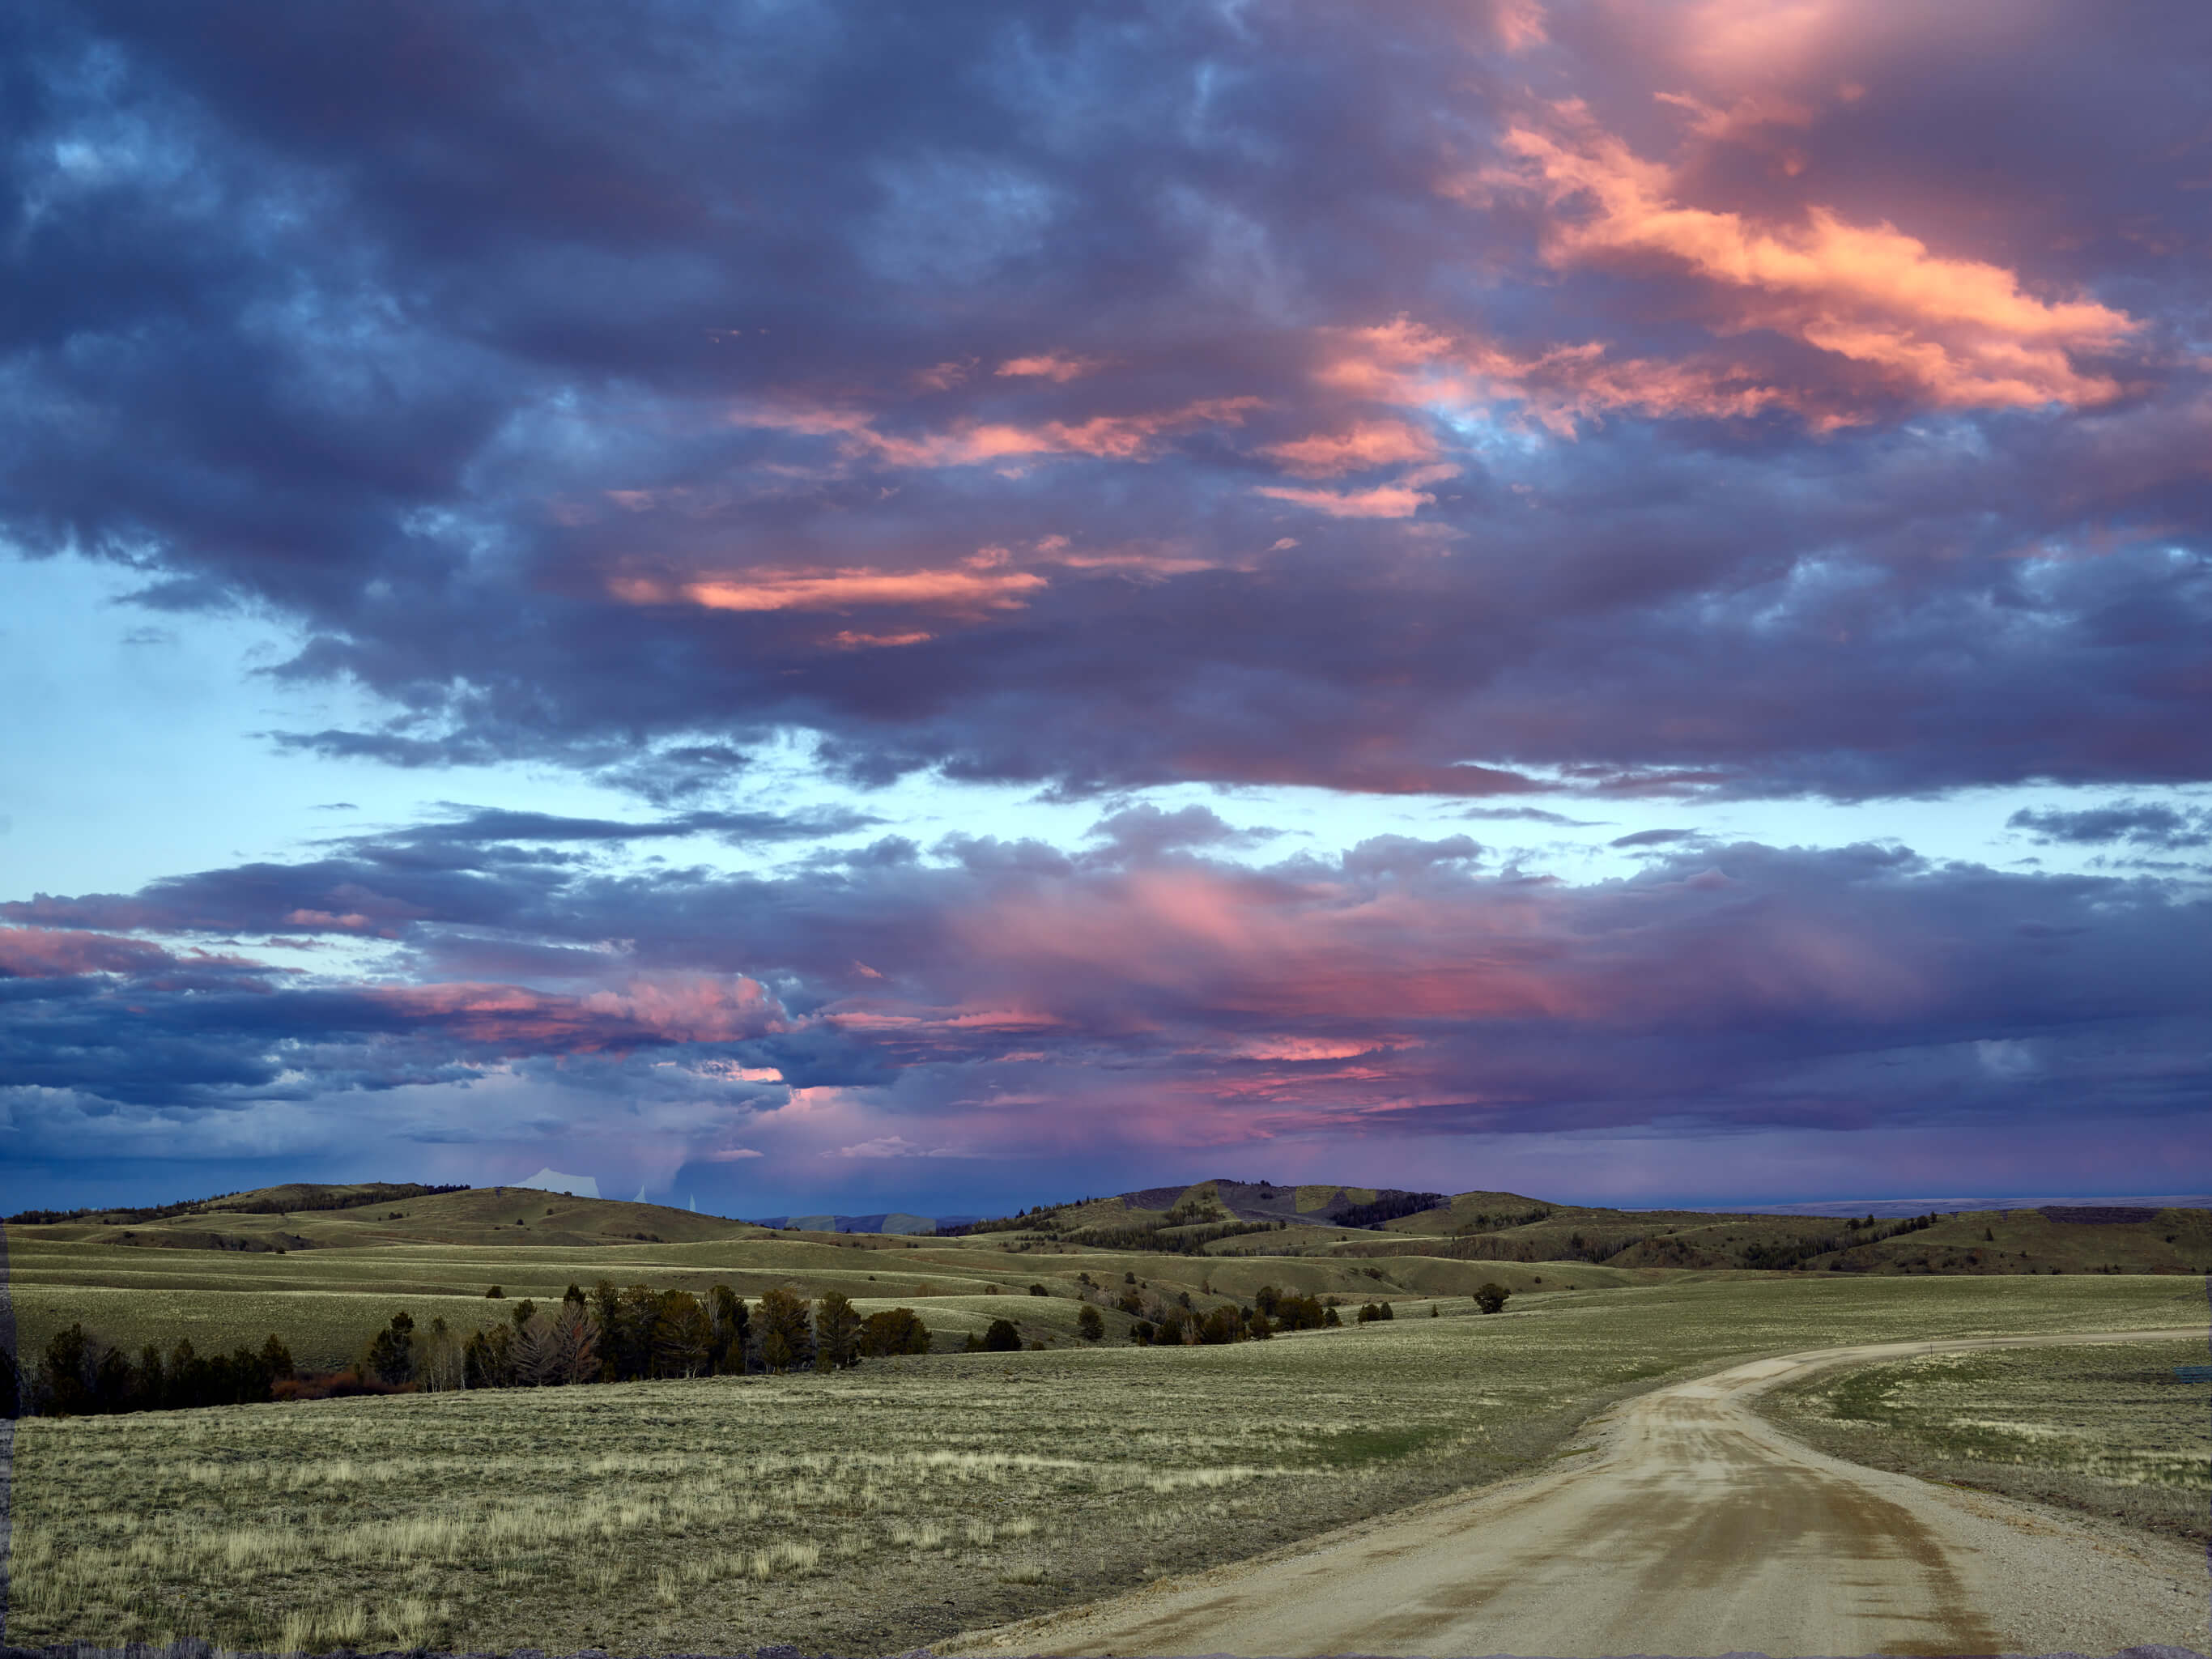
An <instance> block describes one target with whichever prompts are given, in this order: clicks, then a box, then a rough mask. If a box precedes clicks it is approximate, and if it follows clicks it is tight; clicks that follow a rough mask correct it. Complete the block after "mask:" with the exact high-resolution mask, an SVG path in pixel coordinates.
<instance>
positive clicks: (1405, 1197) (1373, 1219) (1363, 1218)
mask: <svg viewBox="0 0 2212 1659" xmlns="http://www.w3.org/2000/svg"><path fill="white" fill-rule="evenodd" d="M1449 1202H1451V1200H1449V1199H1448V1198H1446V1197H1445V1196H1444V1195H1443V1194H1442V1193H1403V1192H1395V1191H1390V1192H1380V1193H1377V1194H1375V1198H1374V1201H1373V1202H1372V1203H1368V1204H1353V1205H1349V1206H1346V1208H1345V1209H1344V1210H1343V1212H1341V1213H1340V1214H1339V1215H1338V1217H1337V1218H1336V1225H1338V1226H1340V1227H1379V1226H1381V1225H1383V1223H1384V1222H1386V1221H1395V1220H1397V1219H1398V1218H1400V1217H1401V1216H1409V1215H1419V1214H1422V1213H1423V1212H1425V1211H1429V1210H1441V1209H1442V1208H1443V1206H1445V1205H1447V1204H1449Z"/></svg>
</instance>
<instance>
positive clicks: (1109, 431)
mask: <svg viewBox="0 0 2212 1659" xmlns="http://www.w3.org/2000/svg"><path fill="white" fill-rule="evenodd" d="M1266 406H1267V404H1266V399H1264V398H1200V400H1198V401H1197V402H1195V403H1190V404H1184V405H1183V406H1182V408H1180V409H1170V410H1155V411H1152V412H1151V413H1147V414H1142V415H1096V416H1091V418H1090V419H1089V420H1087V421H1073V422H1071V421H1046V422H1041V423H1039V424H1037V425H1035V426H1018V425H1015V424H1012V423H1011V422H967V423H963V424H961V425H957V426H955V427H953V428H951V429H950V430H949V431H945V432H933V433H928V434H925V435H922V436H921V437H918V438H906V437H900V436H896V435H887V434H884V433H880V432H878V431H877V430H876V429H875V427H874V425H873V422H872V419H871V417H870V416H866V415H864V414H860V413H859V412H856V411H854V410H836V409H827V408H820V407H814V406H799V407H785V406H774V407H762V408H752V409H748V410H744V411H742V412H740V413H738V414H737V415H734V416H732V419H733V420H735V421H737V422H739V423H740V424H743V425H747V426H759V427H768V428H774V429H775V430H778V431H783V432H798V433H803V434H805V435H809V436H814V437H829V436H836V437H841V438H842V439H843V440H844V445H843V447H844V450H845V453H847V454H848V455H849V456H852V457H854V458H855V459H860V458H866V459H873V460H878V461H884V462H887V463H889V464H890V465H893V466H919V467H940V466H976V465H982V464H984V463H986V462H989V461H1000V460H1014V459H1022V458H1024V457H1028V456H1032V455H1090V456H1095V457H1097V458H1098V459H1104V460H1117V461H1131V460H1142V459H1146V457H1147V456H1148V455H1149V453H1151V451H1152V447H1153V446H1154V444H1155V443H1156V442H1157V441H1158V440H1159V439H1161V438H1163V437H1165V436H1167V435H1170V434H1172V433H1176V432H1183V431H1188V430H1189V429H1190V428H1193V427H1199V426H1210V425H1218V426H1238V425H1242V424H1243V421H1244V417H1245V416H1247V415H1249V413H1250V412H1251V411H1252V410H1255V409H1262V408H1265V407H1266Z"/></svg>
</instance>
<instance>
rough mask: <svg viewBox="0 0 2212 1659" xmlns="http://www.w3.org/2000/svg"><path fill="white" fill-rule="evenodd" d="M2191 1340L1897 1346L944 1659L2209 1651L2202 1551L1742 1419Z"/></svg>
mask: <svg viewBox="0 0 2212 1659" xmlns="http://www.w3.org/2000/svg"><path fill="white" fill-rule="evenodd" d="M2203 1334H2204V1333H2203V1328H2201V1327H2199V1328H2185V1329H2179V1330H2154V1331H2113V1332H2109V1333H2099V1334H2076V1335H2071V1336H2022V1337H1996V1338H1984V1339H1980V1340H1948V1341H1925V1342H1887V1343H1877V1344H1869V1345H1866V1346H1857V1347H1847V1348H1823V1349H1819V1350H1816V1351H1814V1352H1806V1353H1797V1354H1790V1355H1787V1356H1785V1357H1783V1358H1776V1359H1762V1360H1757V1361H1754V1362H1753V1363H1751V1364H1742V1365H1735V1366H1732V1367H1730V1368H1729V1370H1723V1371H1720V1372H1717V1373H1716V1374H1715V1375H1713V1376H1705V1377H1700V1378H1699V1379H1697V1380H1696V1381H1694V1382H1690V1383H1677V1384H1674V1385H1673V1386H1671V1387H1668V1388H1664V1389H1657V1390H1656V1391H1654V1392H1653V1393H1650V1394H1648V1395H1640V1396H1638V1398H1636V1399H1634V1400H1632V1401H1626V1402H1625V1403H1624V1404H1622V1405H1620V1406H1617V1407H1613V1409H1612V1410H1611V1411H1610V1412H1608V1413H1606V1414H1605V1416H1604V1417H1603V1418H1601V1419H1599V1420H1598V1421H1597V1422H1596V1423H1594V1424H1593V1425H1591V1432H1590V1433H1589V1435H1587V1436H1586V1437H1585V1439H1586V1441H1588V1442H1589V1444H1590V1447H1591V1449H1590V1451H1589V1453H1588V1454H1586V1455H1582V1456H1577V1457H1575V1458H1573V1459H1572V1460H1571V1462H1569V1463H1567V1464H1565V1465H1564V1466H1560V1467H1557V1468H1553V1469H1551V1470H1549V1471H1547V1473H1544V1474H1539V1475H1536V1476H1534V1477H1528V1478H1524V1479H1522V1480H1516V1481H1513V1482H1510V1483H1509V1484H1507V1485H1504V1486H1498V1487H1492V1488H1489V1489H1487V1490H1485V1491H1483V1492H1477V1493H1474V1494H1472V1495H1470V1496H1468V1497H1463V1498H1450V1499H1445V1500H1442V1501H1440V1502H1437V1503H1432V1504H1426V1505H1424V1506H1423V1507H1422V1508H1420V1509H1419V1510H1413V1511H1409V1512H1407V1514H1404V1515H1401V1516H1394V1517H1388V1518H1385V1519H1383V1520H1382V1521H1378V1522H1367V1523H1364V1524H1363V1525H1361V1526H1358V1527H1354V1528H1346V1529H1345V1530H1343V1531H1340V1532H1337V1533H1333V1534H1328V1535H1326V1536H1324V1537H1322V1538H1319V1539H1314V1540H1309V1541H1307V1542H1305V1543H1304V1544H1303V1545H1300V1546H1296V1547H1292V1548H1291V1549H1287V1550H1282V1551H1278V1552H1275V1553H1273V1554H1272V1555H1269V1556H1264V1557H1261V1558H1260V1559H1257V1560H1255V1561H1249V1562H1243V1563H1238V1564H1236V1565H1231V1566H1226V1567H1222V1568H1218V1569H1216V1570H1214V1571H1212V1572H1208V1573H1206V1574H1203V1575H1200V1576H1199V1577H1194V1578H1191V1579H1187V1580H1182V1581H1169V1582H1164V1583H1158V1584H1153V1585H1149V1586H1147V1587H1146V1588H1145V1589H1141V1590H1139V1591H1136V1592H1134V1593H1133V1594H1131V1595H1123V1596H1119V1597H1116V1598H1115V1599H1113V1600H1111V1601H1098V1602H1092V1603H1090V1604H1088V1605H1086V1606H1084V1607H1075V1608H1071V1609H1069V1610H1067V1611H1066V1612H1064V1613H1057V1614H1052V1615H1048V1616H1046V1617H1043V1618H1040V1619H1033V1620H1024V1622H1022V1623H1021V1624H1018V1625H1012V1626H1003V1627H1001V1628H1000V1629H998V1630H993V1631H981V1632H970V1633H969V1634H967V1635H965V1636H963V1637H959V1638H954V1639H952V1640H951V1641H948V1642H944V1643H939V1644H934V1646H935V1650H936V1651H937V1652H939V1653H940V1654H947V1655H953V1654H959V1655H969V1654H973V1655H1000V1654H1060V1655H1095V1656H1106V1655H1146V1656H1170V1655H1197V1654H1241V1655H1266V1656H1280V1659H1293V1656H1305V1655H1325V1654H1421V1655H1439V1656H1441V1655H1451V1654H1542V1655H1552V1656H1559V1659H1570V1656H1572V1659H1583V1656H1602V1655H1609V1654H1674V1655H1684V1656H1689V1655H1711V1654H1728V1653H1745V1652H1751V1653H1765V1654H1771V1655H1773V1656H1776V1659H1781V1656H1784V1655H1815V1654H1996V1653H2052V1652H2059V1651H2068V1650H2070V1651H2073V1652H2076V1653H2086V1654H2108V1653H2112V1652H2113V1651H2115V1650H2118V1649H2120V1648H2123V1647H2129V1646H2136V1645H2145V1644H2170V1645H2174V1646H2182V1647H2188V1648H2193V1649H2197V1650H2203V1649H2204V1648H2205V1646H2206V1619H2207V1611H2208V1607H2207V1583H2206V1571H2205V1567H2206V1564H2205V1558H2204V1555H2203V1553H2202V1552H2199V1551H2197V1550H2194V1549H2191V1548H2190V1547H2187V1546H2185V1545H2184V1544H2181V1543H2179V1541H2175V1542H2171V1543H2169V1542H2167V1541H2163V1540H2159V1539H2149V1538H2144V1537H2142V1536H2140V1535H2136V1534H2127V1533H2124V1532H2123V1531H2121V1530H2120V1529H2118V1528H2112V1527H2106V1526H2100V1525H2099V1524H2097V1523H2094V1522H2082V1521H2076V1520H2075V1519H2073V1518H2071V1517H2069V1516H2062V1515H2058V1514H2057V1513H2055V1512H2053V1511H2051V1510H2045V1509H2041V1508H2039V1507H2037V1506H2034V1505H2031V1504H2021V1503H2016V1502H2014V1501H2012V1500H2009V1499H2005V1498H1994V1497H1991V1496H1989V1495H1987V1494H1984V1493H1980V1492H1966V1491H1962V1490H1960V1489H1957V1488H1953V1487H1948V1486H1937V1485H1934V1484H1932V1483H1929V1482H1927V1481H1923V1480H1914V1479H1912V1478H1911V1477H1910V1476H1907V1475H1899V1474H1887V1473H1885V1472H1883V1471H1881V1470H1878V1469H1869V1468H1862V1467H1860V1466H1858V1465H1857V1464H1854V1463H1847V1462H1843V1461H1841V1460H1839V1459H1837V1458H1833V1457H1829V1456H1826V1455H1824V1454H1822V1453H1820V1452H1817V1451H1814V1449H1812V1448H1811V1447H1809V1446H1807V1445H1805V1444H1803V1443H1801V1442H1799V1441H1797V1440H1795V1439H1793V1438H1791V1437H1790V1436H1788V1435H1786V1434H1784V1433H1783V1432H1782V1431H1780V1430H1779V1429H1778V1428H1776V1427H1775V1426H1774V1425H1771V1424H1770V1423H1768V1422H1766V1421H1765V1419H1762V1418H1760V1417H1759V1416H1758V1415H1757V1414H1756V1413H1754V1412H1753V1410H1752V1407H1751V1402H1752V1401H1753V1399H1754V1398H1755V1397H1756V1396H1757V1395H1759V1394H1761V1393H1763V1392H1764V1391H1765V1390H1766V1389H1771V1388H1773V1387H1774V1386H1776V1385H1777V1384H1778V1383H1786V1382H1790V1381H1792V1380H1794V1379H1796V1378H1797V1377H1800V1376H1804V1375H1805V1374H1806V1373H1807V1372H1808V1371H1810V1370H1818V1369H1825V1368H1826V1367H1829V1366H1833V1365H1842V1364H1865V1363H1868V1362H1871V1361H1877V1360H1885V1359H1894V1358H1909V1357H1911V1356H1914V1355H1918V1354H1929V1353H1943V1352H1960V1351H1965V1350H1969V1349H1975V1348H1997V1347H2029V1346H2061V1345H2071V1344H2075V1343H2083V1342H2124V1341H2142V1340H2155V1339H2165V1338H2172V1337H2182V1338H2192V1339H2201V1338H2202V1337H2203Z"/></svg>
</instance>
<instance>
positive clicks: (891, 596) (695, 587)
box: [607, 556, 1048, 645]
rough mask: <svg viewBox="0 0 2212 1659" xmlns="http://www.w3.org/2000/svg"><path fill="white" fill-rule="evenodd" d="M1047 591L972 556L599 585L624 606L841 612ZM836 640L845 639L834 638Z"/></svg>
mask: <svg viewBox="0 0 2212 1659" xmlns="http://www.w3.org/2000/svg"><path fill="white" fill-rule="evenodd" d="M1047 585H1048V584H1047V582H1046V580H1045V579H1044V578H1043V577H1042V576H1040V575H1038V574H1036V573H1035V572H1033V571H1028V570H1012V569H1007V568H1004V567H1003V565H1002V564H1001V563H1000V562H999V561H997V560H995V559H991V558H988V557H982V556H979V557H978V558H975V559H971V560H969V561H968V562H965V563H963V564H959V565H956V566H952V567H950V568H943V567H940V568H934V569H932V568H924V569H920V570H878V569H872V568H866V567H852V568H846V569H842V570H829V571H802V570H750V571H745V572H743V573H733V574H729V575H717V576H700V577H696V578H693V579H691V580H673V581H671V580H656V579H654V578H652V577H636V576H626V577H618V578H617V579H615V580H612V581H610V582H609V583H608V584H607V587H608V591H609V592H611V593H612V594H613V595H614V596H615V597H616V598H617V599H621V600H623V601H624V602H625V603H627V604H630V605H678V604H682V605H701V606H703V607H704V608H706V609H707V610H709V611H843V610H848V609H851V608H853V607H855V606H860V605H918V606H923V607H929V608H935V609H939V610H945V611H966V612H971V613H972V612H976V611H1016V610H1019V609H1020V608H1021V607H1022V606H1023V605H1024V604H1026V603H1027V599H1026V598H1025V597H1024V596H1026V595H1028V594H1030V593H1032V592H1036V590H1037V589H1038V588H1041V587H1043V586H1047ZM839 637H840V640H841V641H844V640H845V636H843V635H840V636H839ZM927 637H928V635H927V634H915V633H912V632H908V633H906V634H902V635H865V634H854V635H851V636H850V641H849V643H851V644H855V645H912V644H915V643H918V642H919V641H921V640H923V639H926V638H927Z"/></svg>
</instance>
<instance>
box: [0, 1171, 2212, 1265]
mask: <svg viewBox="0 0 2212 1659" xmlns="http://www.w3.org/2000/svg"><path fill="white" fill-rule="evenodd" d="M9 1222H10V1225H15V1226H19V1227H22V1226H35V1227H39V1228H40V1229H41V1230H42V1231H45V1232H46V1233H47V1234H48V1235H49V1236H51V1237H54V1238H56V1239H58V1240H60V1239H68V1240H80V1241H83V1242H85V1243H99V1244H116V1245H129V1246H134V1247H137V1248H142V1249H162V1250H227V1251H240V1252H246V1253H250V1254H260V1253H270V1252H283V1253H287V1254H289V1253H290V1252H293V1251H300V1250H321V1249H362V1248H374V1247H377V1246H382V1245H392V1244H447V1245H471V1246H477V1245H500V1246H526V1245H540V1246H563V1247H575V1246H597V1245H628V1244H671V1245H673V1244H707V1243H734V1242H740V1241H744V1240H755V1239H763V1238H767V1237H773V1236H781V1237H787V1238H788V1237H791V1236H792V1235H793V1234H794V1233H796V1234H804V1235H806V1236H809V1237H814V1238H821V1237H824V1236H834V1235H837V1234H874V1235H879V1236H888V1237H900V1236H903V1237H908V1238H909V1239H918V1238H921V1237H929V1236H932V1235H933V1236H934V1237H935V1239H936V1241H937V1242H938V1243H940V1244H943V1245H948V1246H957V1245H958V1244H959V1243H961V1241H962V1240H963V1238H965V1239H967V1240H969V1241H971V1242H972V1243H974V1244H976V1245H981V1246H987V1247H989V1248H992V1249H1016V1250H1021V1249H1029V1248H1030V1245H1031V1244H1032V1243H1042V1242H1044V1241H1052V1243H1053V1247H1054V1248H1064V1247H1069V1246H1073V1247H1075V1248H1078V1249H1086V1248H1087V1249H1102V1250H1112V1251H1127V1252H1144V1253H1156V1254H1159V1255H1176V1256H1186V1257H1188V1256H1200V1255H1203V1256H1210V1257H1217V1258H1218V1257H1227V1256H1304V1257H1312V1256H1322V1255H1326V1256H1331V1257H1335V1258H1339V1259H1342V1258H1351V1259H1355V1260H1357V1259H1362V1258H1370V1257H1371V1258H1378V1259H1379V1258H1389V1257H1414V1258H1430V1259H1436V1258H1441V1259H1443V1260H1444V1261H1460V1262H1474V1261H1489V1262H1497V1263H1499V1264H1501V1265H1504V1264H1512V1265H1516V1266H1527V1267H1535V1266H1541V1265H1542V1264H1545V1263H1561V1264H1566V1263H1579V1264H1587V1265H1589V1266H1591V1267H1605V1268H1607V1269H1612V1270H1619V1271H1622V1272H1626V1273H1636V1272H1639V1271H1643V1270H1651V1269H1660V1270H1669V1269H1671V1270H1675V1271H1692V1272H1701V1271H1742V1270H1747V1269H1748V1270H1752V1271H1765V1272H1784V1273H1882V1274H1912V1273H1948V1274H1960V1273H1966V1274H2017V1273H2212V1210H2204V1209H2197V1208H2190V1207H2175V1206H2151V1205H2133V1206H2130V1205H2125V1204H2119V1203H2113V1204H2106V1205H2075V1206H2061V1205H2045V1206H2040V1207H2039V1208H2035V1209H2005V1210H1971V1211H1960V1212H1943V1213H1937V1212H1929V1213H1927V1214H1924V1215H1920V1216H1907V1217H1893V1216H1877V1215H1871V1214H1869V1215H1862V1216H1857V1217H1844V1218H1837V1217H1833V1216H1820V1215H1778V1214H1768V1213H1729V1212H1715V1211H1705V1210H1620V1209H1611V1208H1607V1207H1604V1206H1591V1205H1577V1204H1560V1203H1555V1202H1552V1201H1550V1200H1544V1199H1539V1198H1531V1197H1528V1196H1527V1195H1526V1194H1520V1193H1509V1192H1494V1191H1476V1192H1467V1193H1457V1194H1449V1195H1446V1194H1440V1193H1428V1192H1418V1191H1413V1190H1411V1189H1408V1188H1390V1187H1383V1188H1373V1187H1344V1186H1329V1185H1326V1184H1314V1183H1308V1184H1305V1185H1300V1186H1285V1185H1280V1184H1278V1183H1275V1182H1264V1181H1232V1180H1227V1179H1220V1180H1213V1181H1201V1182H1194V1183H1192V1184H1190V1185H1188V1186H1182V1187H1149V1188H1138V1189H1135V1190H1133V1191H1130V1192H1127V1193H1117V1194H1112V1195H1110V1196H1109V1197H1105V1198H1088V1199H1082V1200H1076V1201H1074V1202H1072V1203H1065V1204H1049V1205H1040V1206H1036V1207H1034V1208H1031V1209H1030V1210H1027V1211H1024V1212H1021V1213H1019V1214H1017V1215H1012V1216H1001V1217H997V1218H985V1219H978V1218H975V1217H971V1216H923V1215H916V1214H908V1213H902V1212H896V1211H892V1212H884V1213H882V1214H877V1215H833V1214H822V1215H797V1216H771V1217H768V1218H763V1219H761V1220H758V1221H738V1220H730V1219H726V1218H722V1217H719V1216H708V1215H700V1214H697V1213H696V1212H692V1211H690V1210H679V1209H676V1208H673V1207H671V1206H667V1205H661V1204H647V1203H642V1202H635V1201H626V1200H618V1199H603V1198H589V1197H572V1196H569V1195H568V1194H563V1193H560V1192H557V1191H547V1190H544V1189H541V1188H532V1187H477V1188H440V1187H430V1186H425V1185H422V1184H421V1183H419V1182H363V1183H356V1184H354V1185H350V1186H337V1185H314V1184H309V1183H294V1184H289V1185H285V1186H280V1187H267V1188H260V1189H259V1190H258V1191H254V1192H249V1193H228V1194H222V1195H220V1196H218V1197H215V1198H210V1199H202V1200H192V1201H191V1202H185V1203H178V1204H167V1205H159V1206H152V1207H149V1208H136V1209H125V1208H117V1209H106V1210H92V1209H85V1210H76V1211H70V1212H54V1211H30V1212H25V1213H23V1214H21V1215H19V1216H15V1217H11V1218H9Z"/></svg>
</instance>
